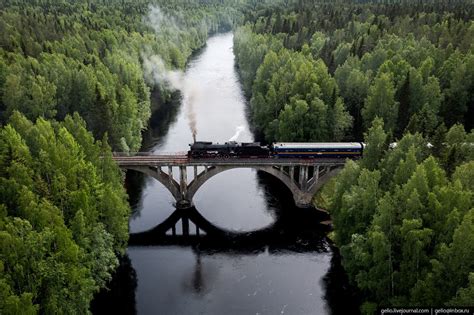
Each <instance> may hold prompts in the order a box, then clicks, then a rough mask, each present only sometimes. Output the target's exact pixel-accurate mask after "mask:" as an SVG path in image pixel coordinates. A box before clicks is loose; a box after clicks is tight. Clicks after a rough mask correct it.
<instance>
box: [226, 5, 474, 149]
mask: <svg viewBox="0 0 474 315" xmlns="http://www.w3.org/2000/svg"><path fill="white" fill-rule="evenodd" d="M251 9H252V13H250V12H246V24H245V26H243V27H241V28H240V29H239V30H238V32H237V34H238V35H237V36H236V37H235V53H236V57H237V58H236V59H237V64H238V66H239V68H240V73H241V77H242V81H243V85H244V89H245V91H246V94H247V95H248V96H249V97H251V98H252V100H253V101H252V116H253V118H254V124H255V127H256V129H257V130H258V131H260V132H262V133H263V134H264V136H265V138H266V139H267V140H275V139H279V137H280V136H283V138H284V139H299V138H300V137H301V134H304V135H307V134H308V132H307V131H305V132H303V133H301V132H299V131H296V130H291V128H290V129H288V128H289V126H290V125H292V124H294V123H295V120H294V119H290V121H287V122H285V123H284V125H285V126H284V127H282V129H283V130H282V132H283V133H284V135H279V131H278V130H279V129H280V128H279V126H278V124H279V121H280V120H281V119H287V120H288V118H289V117H291V116H292V115H290V114H292V112H289V113H288V112H287V113H285V114H284V115H282V117H279V113H280V112H282V111H283V110H284V109H285V108H286V107H285V106H286V105H289V106H290V109H288V110H287V111H293V112H294V111H295V106H294V105H295V104H296V103H295V102H296V100H295V101H294V102H293V103H291V102H290V100H291V99H292V98H293V97H295V96H297V98H298V99H304V100H305V101H306V103H307V104H308V111H307V112H308V116H311V115H317V116H318V121H319V122H324V121H327V120H329V121H333V120H332V118H331V117H330V116H331V114H330V113H327V112H325V111H324V110H323V111H321V110H320V108H319V107H315V109H313V108H312V107H311V102H312V99H308V98H304V97H303V98H302V97H301V95H303V96H305V95H310V96H311V98H313V99H314V98H315V97H316V96H317V94H318V92H317V91H315V90H317V88H316V87H313V86H311V85H307V86H306V87H305V88H306V91H304V93H303V94H302V93H301V91H298V92H295V91H294V90H292V89H291V88H289V87H287V86H282V85H281V84H280V83H279V82H275V81H273V79H272V78H270V76H269V75H268V73H269V72H272V73H273V72H277V71H278V70H277V69H279V68H281V67H284V65H285V64H286V63H291V62H292V60H293V59H297V58H299V57H298V53H302V54H303V55H309V57H311V58H309V59H313V60H315V61H317V62H319V60H322V61H323V62H324V64H325V66H326V69H327V72H328V81H327V82H333V80H332V78H331V77H332V76H333V75H334V78H335V79H336V84H335V85H336V88H335V90H336V93H335V95H336V98H337V97H339V95H340V96H341V97H342V102H341V104H344V108H343V110H344V111H345V113H347V112H348V113H349V114H350V115H351V116H352V122H353V124H352V127H353V128H352V132H350V129H349V128H348V124H349V123H350V122H349V121H350V120H351V119H350V117H347V118H348V119H344V117H343V119H341V121H336V124H335V125H336V126H337V129H338V133H337V134H338V137H334V138H329V139H330V140H338V139H341V137H340V136H339V135H340V133H342V137H343V138H346V139H354V140H357V141H360V140H362V137H363V134H364V132H366V131H367V129H368V128H369V127H370V126H371V123H372V120H373V119H374V118H375V117H380V118H383V119H384V122H385V125H384V127H385V131H386V132H389V133H390V137H391V139H390V140H392V139H393V137H396V138H401V136H402V135H403V134H404V133H405V132H406V131H409V132H411V133H413V134H414V133H417V132H419V133H422V134H423V135H424V136H429V137H431V136H434V133H435V130H436V129H437V127H438V126H439V125H440V124H442V123H444V124H445V125H446V126H448V127H451V126H452V125H454V124H456V123H462V124H464V125H465V126H466V128H467V130H470V129H472V128H474V119H473V118H472V117H474V106H473V101H472V100H473V99H474V95H473V94H472V93H473V91H474V88H473V82H474V80H473V78H474V75H473V73H474V72H473V71H472V69H474V63H473V62H474V57H473V51H472V47H473V45H474V43H473V40H474V36H473V32H474V27H473V26H472V16H473V15H474V10H473V9H472V6H470V5H469V4H468V1H454V2H449V3H440V2H436V1H425V2H423V3H417V4H410V5H408V4H401V3H399V2H398V1H395V2H393V3H388V2H370V1H357V2H351V1H343V2H338V3H337V4H334V3H330V2H325V1H323V2H321V1H296V0H295V1H283V2H279V1H277V2H274V3H273V4H269V3H265V2H263V3H260V4H257V3H254V6H253V7H252V8H251ZM281 45H283V46H284V48H286V49H287V50H289V51H290V57H289V59H285V58H286V56H283V55H282V54H281V53H280V49H281ZM270 52H273V53H276V54H277V55H276V58H275V56H272V57H271V58H269V59H267V58H266V55H267V54H269V53H270ZM260 68H266V69H265V70H264V72H265V73H266V75H263V76H262V75H259V71H258V70H259V69H260ZM270 69H271V70H270ZM305 69H306V67H305ZM285 71H295V72H298V71H300V70H299V69H295V68H293V69H288V68H285ZM303 71H304V70H303ZM276 76H281V77H284V78H285V79H287V80H294V79H293V78H292V75H291V74H286V76H282V75H276ZM282 80H284V79H282ZM291 82H292V81H286V84H287V85H290V84H291ZM330 84H332V83H330ZM271 87H273V89H274V91H273V90H272V89H271ZM320 88H321V89H322V90H323V89H324V88H323V87H321V86H320ZM268 93H270V94H269V95H267V94H268ZM323 93H324V92H323ZM330 93H332V92H330ZM273 96H278V97H279V98H277V99H275V98H274V97H273ZM322 100H323V101H324V103H325V104H326V106H330V102H328V100H326V99H322ZM300 106H301V105H300ZM318 110H319V111H318ZM262 116H263V117H266V118H265V119H263V118H262ZM343 116H345V115H343ZM333 117H334V116H333ZM348 122H349V123H348ZM308 124H309V125H314V122H312V121H311V120H309V121H308ZM339 124H340V125H339ZM322 128H324V127H322ZM316 133H317V134H320V132H316ZM311 139H318V140H320V139H327V138H326V137H322V138H321V137H316V138H314V137H312V138H311ZM307 140H309V138H308V139H307Z"/></svg>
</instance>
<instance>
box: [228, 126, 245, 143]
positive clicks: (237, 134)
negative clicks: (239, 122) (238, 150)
mask: <svg viewBox="0 0 474 315" xmlns="http://www.w3.org/2000/svg"><path fill="white" fill-rule="evenodd" d="M244 129H245V127H244V126H238V127H237V128H235V134H234V135H233V136H232V137H231V138H230V139H229V141H237V139H238V138H239V136H240V134H241V133H242V131H244Z"/></svg>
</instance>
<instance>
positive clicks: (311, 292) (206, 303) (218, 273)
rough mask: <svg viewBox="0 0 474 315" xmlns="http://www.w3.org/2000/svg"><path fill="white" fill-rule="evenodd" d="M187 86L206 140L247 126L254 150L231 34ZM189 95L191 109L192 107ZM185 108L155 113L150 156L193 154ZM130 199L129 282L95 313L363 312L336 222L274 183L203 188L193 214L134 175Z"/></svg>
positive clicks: (239, 181)
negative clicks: (347, 273) (330, 234)
mask: <svg viewBox="0 0 474 315" xmlns="http://www.w3.org/2000/svg"><path fill="white" fill-rule="evenodd" d="M186 77H187V78H188V79H189V80H192V81H193V82H196V83H197V84H198V85H197V89H198V90H199V91H200V93H199V95H197V96H195V98H194V100H195V102H196V103H195V104H194V110H195V113H196V116H197V117H196V119H197V122H198V126H197V127H198V139H201V140H213V141H219V142H224V141H226V140H228V139H229V138H230V137H232V135H233V134H234V133H235V130H236V127H238V126H244V129H245V132H243V134H242V135H241V136H240V138H239V139H238V140H240V141H252V140H253V137H252V134H251V132H250V131H249V127H248V123H247V118H246V111H245V109H246V104H245V99H244V97H243V95H242V91H241V88H240V85H239V83H238V79H237V74H236V72H235V69H234V55H233V53H232V34H221V35H217V36H215V37H213V38H211V39H210V40H209V42H208V45H207V47H206V48H205V49H204V50H203V51H202V52H201V53H200V54H199V55H197V56H196V57H195V59H194V60H193V61H192V62H191V63H190V65H189V67H188V70H187V71H186ZM186 93H187V92H186V91H184V92H183V95H182V99H189V95H187V94H186ZM177 99H180V98H177ZM186 106H188V105H187V104H186V102H182V103H181V102H177V103H174V104H168V105H167V106H164V107H162V108H160V109H159V110H161V112H159V113H156V112H155V114H154V115H153V117H152V120H151V126H150V127H151V128H150V130H149V131H148V132H147V133H146V134H145V135H144V137H145V139H146V140H145V143H144V148H145V149H149V150H150V151H154V152H176V151H185V150H187V144H188V143H190V142H191V141H192V136H191V132H190V131H189V127H188V121H187V120H188V118H187V115H186V110H187V107H186ZM188 173H189V174H191V173H192V172H188ZM127 189H129V190H128V191H129V194H130V201H131V205H132V207H133V208H134V209H135V213H134V215H133V217H132V219H131V222H130V230H131V232H132V233H133V234H132V235H131V237H130V246H129V247H128V249H127V255H128V257H129V258H130V260H128V261H126V262H125V267H123V270H124V275H123V278H124V279H128V280H126V281H120V280H116V279H115V277H114V280H113V281H115V282H113V283H111V285H110V288H111V291H110V292H108V293H104V292H102V293H101V294H100V296H102V298H101V299H97V300H96V301H95V302H94V304H95V307H93V311H94V312H95V313H110V312H108V311H107V312H105V311H104V310H108V308H107V307H115V305H121V303H130V305H129V306H122V307H121V309H122V310H123V311H118V312H117V313H121V314H123V313H133V312H135V311H136V312H137V313H139V314H325V313H333V314H348V313H350V314H352V313H353V305H355V304H356V303H355V302H351V301H353V300H354V297H353V296H352V295H351V294H350V292H351V289H350V288H349V287H348V286H347V279H345V278H344V273H343V271H342V268H341V266H340V258H339V257H338V256H337V252H336V254H333V253H334V251H333V249H332V247H331V243H330V242H329V241H328V239H327V238H326V235H327V231H328V227H327V226H325V225H323V224H321V223H320V222H322V221H326V220H328V216H327V214H326V213H324V212H319V211H316V210H315V209H299V208H296V207H295V205H294V202H293V198H292V196H291V193H290V192H289V190H288V189H287V188H286V186H285V185H284V184H283V183H281V182H280V181H279V180H278V179H276V178H274V177H273V176H271V175H269V174H266V173H260V172H256V171H254V170H250V169H239V170H232V171H228V172H224V173H222V174H220V175H218V176H215V177H213V178H212V179H211V180H209V182H207V183H206V184H205V185H203V187H201V188H200V190H199V191H198V193H197V194H196V196H195V200H194V202H195V205H196V208H192V209H188V210H189V211H188V212H183V210H176V208H175V207H174V205H173V203H174V200H173V197H172V196H171V194H170V193H169V192H168V191H167V190H166V189H165V188H164V187H162V186H161V184H159V183H158V182H157V181H155V180H153V179H151V178H148V177H144V176H142V175H136V174H135V175H132V172H129V173H128V175H127ZM183 219H184V220H183ZM183 231H184V232H185V233H183ZM186 231H188V232H186ZM183 234H184V235H183ZM130 261H131V265H130ZM117 277H119V278H120V277H121V276H117ZM133 280H135V281H133ZM120 292H122V293H124V292H127V294H126V297H123V296H124V295H123V294H122V293H120ZM104 294H105V297H104ZM107 294H108V295H107ZM109 295H110V296H112V297H109ZM117 299H118V300H117ZM341 299H343V301H344V302H343V303H341V302H340V301H341ZM101 301H102V302H101ZM104 301H105V302H104ZM101 303H106V304H108V305H107V306H106V307H104V306H103V305H102V308H101V307H99V305H100V304H101ZM117 308H118V309H120V308H119V307H117Z"/></svg>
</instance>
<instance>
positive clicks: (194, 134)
mask: <svg viewBox="0 0 474 315" xmlns="http://www.w3.org/2000/svg"><path fill="white" fill-rule="evenodd" d="M193 141H194V143H196V133H194V132H193Z"/></svg>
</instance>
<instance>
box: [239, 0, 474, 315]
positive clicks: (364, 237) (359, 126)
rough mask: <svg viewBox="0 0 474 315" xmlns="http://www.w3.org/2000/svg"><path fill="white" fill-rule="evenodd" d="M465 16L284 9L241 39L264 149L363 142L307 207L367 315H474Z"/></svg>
mask: <svg viewBox="0 0 474 315" xmlns="http://www.w3.org/2000/svg"><path fill="white" fill-rule="evenodd" d="M473 11H474V7H473V6H472V3H470V2H469V1H450V2H444V1H414V2H407V1H392V2H388V1H373V2H372V1H359V2H352V1H337V2H330V1H294V2H291V1H283V2H280V3H275V4H274V5H273V6H270V7H269V6H259V5H258V4H256V5H255V7H254V10H252V11H248V12H245V23H244V25H242V26H240V27H239V28H237V30H236V31H235V38H234V42H235V43H234V51H235V54H236V58H237V65H238V67H239V72H240V75H241V79H242V84H243V88H244V90H245V93H246V94H247V97H248V98H249V99H250V105H249V106H250V112H251V118H252V123H253V126H254V128H255V131H256V133H257V135H258V137H260V138H261V139H264V140H266V141H268V142H271V141H303V142H304V141H364V142H365V143H366V148H365V150H364V157H363V159H362V160H360V161H357V162H353V161H349V162H347V163H346V166H345V168H344V169H343V171H342V172H341V173H340V175H339V176H337V177H336V179H335V180H333V181H332V182H331V183H330V184H328V185H326V187H325V188H324V190H323V192H322V193H321V194H320V195H319V196H317V198H316V201H315V204H316V206H321V207H324V208H327V209H328V210H329V212H330V214H331V217H332V219H333V224H334V231H333V233H332V235H331V238H332V239H333V241H334V242H335V245H336V246H337V247H338V248H339V249H340V252H341V255H342V264H343V266H344V268H345V270H346V272H347V274H348V276H349V279H350V282H351V283H352V285H354V286H355V287H357V288H358V289H359V291H360V296H361V300H362V305H361V309H360V311H361V313H363V314H373V313H375V311H376V309H377V308H379V307H387V306H399V307H403V306H405V307H406V306H420V305H430V306H472V305H474V246H473V241H474V186H473V178H474V164H473V163H474V146H473V143H474V131H473V130H472V128H473V127H474V95H473V93H474V54H473V53H474V22H473V18H474V12H473ZM393 143H396V145H393ZM391 144H392V145H391Z"/></svg>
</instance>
